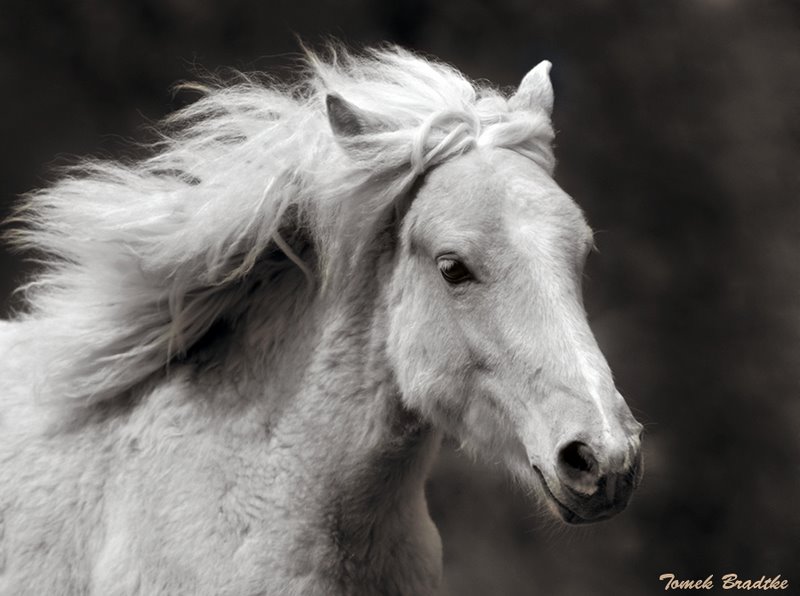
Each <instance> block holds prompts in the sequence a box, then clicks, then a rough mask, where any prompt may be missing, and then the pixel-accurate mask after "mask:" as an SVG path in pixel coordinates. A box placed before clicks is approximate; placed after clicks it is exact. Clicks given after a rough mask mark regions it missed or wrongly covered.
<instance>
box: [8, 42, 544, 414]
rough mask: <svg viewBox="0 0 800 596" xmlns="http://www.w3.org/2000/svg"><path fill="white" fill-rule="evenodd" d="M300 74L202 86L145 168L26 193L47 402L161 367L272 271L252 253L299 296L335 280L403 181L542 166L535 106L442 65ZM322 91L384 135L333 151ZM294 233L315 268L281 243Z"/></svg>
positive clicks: (95, 168)
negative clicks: (478, 164) (479, 161)
mask: <svg viewBox="0 0 800 596" xmlns="http://www.w3.org/2000/svg"><path fill="white" fill-rule="evenodd" d="M308 64H309V67H310V68H309V69H308V74H307V76H306V77H305V78H304V80H303V81H301V82H300V83H299V84H297V85H295V86H293V87H291V88H286V87H280V86H278V85H276V84H268V85H264V84H261V83H258V82H256V81H255V80H252V79H245V81H244V82H241V83H238V84H236V85H234V86H230V87H224V86H216V87H214V88H211V89H208V90H207V92H206V94H205V96H204V97H203V98H202V99H200V100H199V101H197V102H196V103H194V104H192V105H190V106H189V107H187V108H185V109H183V110H181V111H180V112H178V113H176V114H175V115H173V116H171V117H170V118H168V119H167V120H166V122H165V125H164V127H163V133H162V137H161V139H160V140H159V141H158V142H156V143H155V144H154V146H153V153H152V156H151V157H149V158H147V159H144V160H142V161H139V162H136V163H131V164H124V163H109V162H90V163H84V164H82V165H81V166H79V167H77V168H73V169H72V170H71V171H70V173H69V175H68V176H67V177H66V178H64V179H62V180H61V181H60V182H58V183H57V184H55V185H54V186H52V187H50V188H47V189H44V190H41V191H38V192H35V193H31V194H30V195H29V196H28V197H27V200H26V202H25V204H24V205H23V206H22V207H21V208H20V209H19V211H18V213H17V217H16V218H15V221H16V222H17V223H21V224H22V225H21V228H20V229H18V230H16V231H15V232H14V233H13V234H12V236H13V238H12V240H13V242H15V243H16V244H17V245H19V246H22V247H24V248H32V249H34V250H36V251H37V252H38V253H40V254H41V253H44V255H45V262H46V268H45V271H44V272H42V273H41V274H39V275H38V276H37V277H36V278H35V279H34V280H33V282H31V283H30V284H28V286H26V288H25V293H26V298H27V301H28V305H29V312H28V313H27V314H25V315H20V316H21V317H22V318H26V319H35V320H37V321H39V323H40V325H39V328H40V329H41V331H40V335H39V338H38V340H41V341H42V342H43V343H42V345H47V346H49V350H50V353H48V354H47V355H46V358H47V361H46V362H45V363H44V368H45V370H46V371H47V379H46V381H45V385H46V387H43V388H40V390H41V391H42V393H43V394H46V395H50V396H53V397H52V398H53V399H56V400H58V401H60V402H62V403H73V404H76V405H89V404H92V403H96V402H99V401H101V400H104V399H109V398H112V397H114V396H116V395H118V394H120V393H121V392H124V391H125V390H127V389H129V388H131V387H133V386H134V385H136V384H138V383H139V382H141V381H143V380H144V379H146V378H147V377H149V376H150V375H152V374H153V373H154V372H156V371H158V370H160V369H163V368H164V367H165V366H166V365H167V364H168V362H169V361H170V359H171V358H174V357H175V356H176V355H179V354H181V353H183V352H185V351H186V350H188V349H189V348H191V347H192V346H193V345H194V344H195V342H197V341H198V339H200V338H201V337H202V336H203V335H204V334H205V333H206V332H207V331H208V330H209V328H210V327H211V326H212V324H213V323H214V322H215V321H216V320H218V319H219V318H220V317H221V316H223V315H224V314H225V313H226V312H227V311H228V310H229V309H233V308H241V303H242V301H244V300H246V294H245V293H244V292H243V290H242V287H243V283H242V282H243V280H245V279H248V276H251V275H259V276H261V278H263V279H264V281H265V282H266V281H267V280H269V279H270V278H271V277H272V276H271V275H270V271H269V267H270V265H269V262H267V264H266V265H263V263H261V261H262V257H263V256H264V255H265V254H270V253H274V252H275V251H278V250H280V251H283V252H284V253H286V254H287V255H288V256H289V258H291V259H292V260H293V261H295V263H296V264H297V265H298V266H300V267H301V269H303V271H304V272H305V273H306V274H307V276H309V277H310V278H313V280H314V283H313V284H308V288H309V290H308V291H317V292H324V291H330V289H331V288H336V287H337V286H339V285H341V284H343V283H346V280H347V279H348V273H349V272H350V271H351V268H352V267H353V266H354V264H356V263H358V261H359V257H360V255H361V254H362V253H363V251H364V250H365V249H366V248H368V247H369V246H370V243H371V242H373V241H374V239H375V238H376V236H377V234H378V232H379V231H380V230H379V228H380V226H381V225H383V222H384V220H385V215H386V214H387V212H389V210H390V209H391V208H392V207H393V205H394V204H395V201H396V200H397V199H398V198H399V197H401V196H402V195H403V194H404V192H406V191H407V190H408V189H409V187H410V186H411V185H412V184H413V182H414V180H415V179H416V178H417V177H418V176H419V175H420V174H422V173H424V172H425V170H426V169H427V168H429V167H431V166H433V165H435V164H437V163H440V162H442V161H444V160H446V159H448V158H450V157H452V156H454V155H458V154H461V153H464V152H466V151H468V150H469V149H470V148H472V147H474V146H476V145H484V144H485V145H493V146H505V147H509V148H513V149H515V150H516V151H518V152H520V153H523V154H525V155H527V156H529V157H530V158H531V159H535V160H536V161H538V162H539V163H541V164H543V165H544V166H545V167H547V168H551V167H552V165H553V157H552V154H551V152H550V142H551V140H552V136H553V132H552V128H551V125H550V122H549V118H548V117H547V116H546V114H545V113H544V111H542V112H541V113H537V112H536V111H531V110H519V111H514V110H513V109H512V108H511V107H510V106H509V104H508V102H507V99H506V97H505V96H504V95H502V94H501V93H500V92H498V91H496V90H494V89H491V88H488V87H486V86H480V85H475V84H473V83H471V82H470V81H468V80H467V79H466V78H465V77H464V76H463V75H461V74H460V73H459V72H458V71H456V70H454V69H453V68H451V67H449V66H446V65H444V64H440V63H436V62H432V61H430V60H427V59H423V58H421V57H418V56H416V55H413V54H411V53H409V52H407V51H404V50H401V49H399V48H388V49H381V50H374V51H371V52H369V53H367V54H366V55H363V56H354V55H350V54H347V53H339V54H338V55H336V54H335V53H334V54H333V55H332V57H331V58H330V59H328V60H323V59H321V58H319V57H317V56H315V55H309V57H308ZM329 93H335V94H338V95H340V96H341V97H343V98H346V99H347V101H348V102H350V103H352V104H354V105H355V106H358V107H359V109H362V110H364V111H365V113H368V114H370V115H371V116H372V117H374V118H375V119H376V120H378V121H380V122H381V123H383V126H381V127H380V128H379V129H378V130H375V131H372V132H369V133H367V134H364V135H360V136H358V137H355V138H353V139H344V140H343V139H339V140H338V142H337V139H336V138H335V137H334V134H333V133H332V132H331V127H330V125H329V122H328V118H327V115H326V108H325V106H326V96H327V94H329ZM298 230H303V233H304V234H306V235H307V237H308V238H309V239H310V242H311V243H312V245H313V248H314V251H313V253H314V254H315V255H316V257H315V259H314V260H315V262H313V263H303V262H302V261H300V260H299V258H298V257H297V255H295V254H294V253H293V251H292V250H291V249H290V248H289V245H290V244H291V240H292V238H291V236H292V235H293V234H294V233H295V232H296V231H298ZM287 236H288V237H287ZM257 264H258V266H257ZM278 266H281V267H285V263H284V264H282V265H275V267H278Z"/></svg>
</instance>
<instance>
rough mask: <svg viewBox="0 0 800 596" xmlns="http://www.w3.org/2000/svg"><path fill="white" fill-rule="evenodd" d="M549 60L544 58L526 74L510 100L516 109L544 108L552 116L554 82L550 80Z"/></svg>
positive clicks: (509, 102)
mask: <svg viewBox="0 0 800 596" xmlns="http://www.w3.org/2000/svg"><path fill="white" fill-rule="evenodd" d="M552 66H553V65H552V64H551V63H550V61H549V60H543V61H541V62H539V64H537V65H536V66H534V67H533V68H532V69H531V71H530V72H529V73H528V74H526V75H525V78H523V79H522V82H521V83H520V84H519V89H517V92H516V93H515V94H514V95H513V96H512V97H511V98H510V99H509V100H508V104H509V106H511V108H512V109H514V110H526V109H527V110H536V109H540V110H544V112H545V114H547V115H548V116H550V115H551V114H552V113H553V84H552V83H551V82H550V68H551V67H552Z"/></svg>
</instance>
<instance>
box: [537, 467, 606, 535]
mask: <svg viewBox="0 0 800 596" xmlns="http://www.w3.org/2000/svg"><path fill="white" fill-rule="evenodd" d="M532 467H533V469H534V470H535V471H536V474H537V475H538V476H539V480H540V481H541V483H542V486H543V487H544V491H545V493H546V494H547V497H548V498H549V499H550V500H551V501H552V502H553V503H554V504H555V506H556V508H557V509H558V513H559V515H561V519H563V520H564V521H565V522H566V523H568V524H570V525H573V526H578V525H581V524H593V523H595V522H599V521H603V520H606V519H609V518H611V517H614V515H615V514H616V513H617V511H616V510H614V509H612V510H611V511H607V512H605V513H602V514H600V515H598V516H597V517H592V518H585V517H581V516H580V515H578V514H577V513H575V512H574V511H573V510H572V509H570V508H569V507H567V506H566V505H564V503H562V502H561V501H560V500H558V498H557V497H556V496H555V495H554V494H553V491H552V490H550V486H549V485H548V484H547V481H546V480H545V479H544V474H543V473H542V471H541V470H540V469H539V468H538V467H537V466H532Z"/></svg>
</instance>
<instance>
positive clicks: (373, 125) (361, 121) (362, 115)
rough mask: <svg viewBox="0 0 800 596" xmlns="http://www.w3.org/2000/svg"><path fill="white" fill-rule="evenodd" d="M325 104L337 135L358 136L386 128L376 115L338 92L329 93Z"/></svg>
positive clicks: (332, 128) (332, 127)
mask: <svg viewBox="0 0 800 596" xmlns="http://www.w3.org/2000/svg"><path fill="white" fill-rule="evenodd" d="M325 106H326V107H327V109H328V122H330V125H331V130H332V131H333V134H334V136H336V137H357V136H360V135H364V134H369V133H372V132H377V131H379V130H380V129H382V128H384V126H382V123H381V122H380V121H379V120H378V119H377V118H376V117H375V116H373V115H372V114H370V113H368V112H366V111H364V110H361V109H360V108H358V107H356V106H354V105H353V104H352V103H350V102H349V101H347V100H346V99H344V98H343V97H342V96H341V95H338V94H336V93H329V94H328V95H327V97H326V98H325Z"/></svg>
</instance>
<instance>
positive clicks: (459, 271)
mask: <svg viewBox="0 0 800 596" xmlns="http://www.w3.org/2000/svg"><path fill="white" fill-rule="evenodd" d="M439 272H440V273H441V274H442V277H443V278H444V280H445V281H446V282H447V283H449V284H453V285H457V284H460V283H464V282H465V281H469V280H470V279H472V273H470V272H469V269H467V266H466V265H464V263H462V262H461V261H456V260H455V259H450V258H446V257H442V258H440V259H439Z"/></svg>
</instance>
